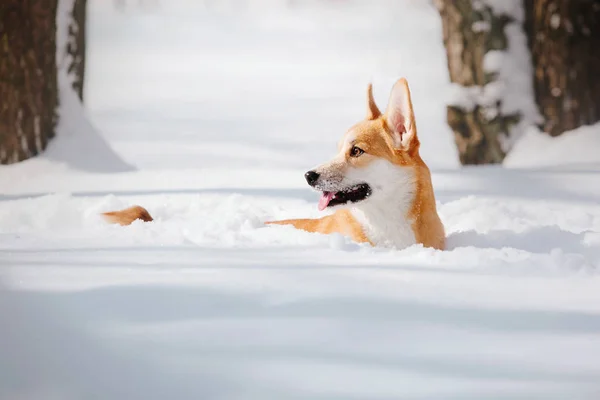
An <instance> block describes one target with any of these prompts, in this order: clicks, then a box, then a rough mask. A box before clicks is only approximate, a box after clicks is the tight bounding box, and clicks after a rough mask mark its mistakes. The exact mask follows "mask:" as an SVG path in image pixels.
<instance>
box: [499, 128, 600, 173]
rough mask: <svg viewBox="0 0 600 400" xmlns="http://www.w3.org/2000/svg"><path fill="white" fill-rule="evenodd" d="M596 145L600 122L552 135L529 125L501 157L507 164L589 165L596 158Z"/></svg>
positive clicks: (599, 157)
mask: <svg viewBox="0 0 600 400" xmlns="http://www.w3.org/2000/svg"><path fill="white" fill-rule="evenodd" d="M598 146H600V123H597V124H595V125H585V126H581V127H579V128H577V129H574V130H572V131H569V132H566V133H564V134H562V135H560V136H557V137H555V138H553V137H551V136H549V135H548V134H546V133H543V132H541V131H540V130H539V129H537V128H535V127H532V128H530V129H529V130H528V131H527V132H526V133H525V135H524V136H523V137H522V138H521V139H520V140H519V142H518V143H517V145H516V146H515V148H514V149H513V151H512V152H510V153H509V154H508V155H507V157H506V159H505V160H504V165H505V166H507V167H511V168H514V167H516V168H518V167H523V168H529V167H541V166H546V167H552V166H561V167H563V168H564V167H567V166H570V167H571V168H573V167H574V166H575V167H576V168H579V169H586V168H582V166H585V164H588V165H592V166H591V168H589V169H590V171H595V169H596V168H594V164H598V162H599V161H600V155H599V154H598V151H597V149H598V148H599V147H598Z"/></svg>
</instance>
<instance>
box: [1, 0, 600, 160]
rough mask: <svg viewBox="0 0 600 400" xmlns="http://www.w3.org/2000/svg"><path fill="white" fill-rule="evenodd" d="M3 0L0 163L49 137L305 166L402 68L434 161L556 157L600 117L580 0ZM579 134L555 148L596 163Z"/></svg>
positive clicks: (151, 154)
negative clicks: (369, 94) (371, 90)
mask: <svg viewBox="0 0 600 400" xmlns="http://www.w3.org/2000/svg"><path fill="white" fill-rule="evenodd" d="M1 10H2V14H1V18H0V22H2V25H0V26H1V27H2V37H3V38H4V39H3V40H4V43H5V45H4V47H3V50H2V51H3V57H2V61H0V71H1V73H2V75H3V76H5V77H6V79H3V84H2V86H0V95H1V96H0V98H2V99H3V100H2V101H3V103H4V107H3V109H2V113H1V115H0V117H1V121H0V123H1V124H2V133H1V136H0V161H1V162H2V163H4V164H10V163H15V162H18V161H21V160H24V159H27V158H30V157H33V156H35V155H37V154H40V153H42V152H43V151H44V150H45V149H46V147H47V145H48V143H50V142H51V139H52V138H53V137H55V136H56V137H57V138H58V139H57V140H62V141H63V142H70V143H71V144H62V145H58V144H54V145H53V146H51V148H50V149H49V150H48V151H47V152H46V153H45V154H46V156H47V157H49V158H51V159H54V160H57V161H59V162H66V163H67V164H69V165H71V166H74V167H76V168H78V169H91V170H111V171H119V170H127V169H131V167H133V168H136V167H137V168H142V169H156V168H161V169H172V168H195V167H199V166H201V167H214V166H218V167H223V166H224V167H228V168H238V167H239V168H245V167H248V166H254V167H268V168H290V169H296V168H306V167H308V166H311V165H313V164H315V163H317V162H320V161H321V160H323V159H324V158H326V157H328V155H329V154H331V152H332V151H333V150H334V144H335V142H336V140H337V138H339V137H340V135H341V134H342V133H343V132H344V131H345V129H347V128H348V127H349V126H350V125H351V124H353V123H354V122H356V121H357V120H358V119H360V118H361V117H362V115H363V114H364V107H365V106H364V103H365V99H364V96H365V95H364V91H365V88H366V86H367V84H368V82H373V83H374V86H375V96H376V99H377V100H378V102H379V104H380V107H382V108H383V107H385V103H386V100H387V95H388V93H389V89H390V87H391V85H392V83H393V82H394V81H395V80H396V79H397V78H398V77H401V76H404V77H406V78H408V80H409V83H410V85H411V89H412V92H413V97H414V99H413V100H414V104H415V108H416V114H417V122H418V126H419V134H420V136H421V138H422V146H423V147H422V149H423V156H424V158H425V159H426V161H427V162H428V163H429V165H430V166H432V167H433V168H434V169H440V168H454V167H457V166H459V165H460V164H463V165H470V164H504V165H506V166H536V165H547V164H553V163H555V162H556V161H557V160H555V159H553V156H547V157H545V156H543V155H540V154H536V153H539V149H540V148H546V150H548V153H549V154H553V153H554V152H555V151H556V150H555V148H556V147H557V142H556V141H555V142H550V141H548V139H549V138H551V137H557V136H561V135H563V134H564V133H565V132H572V131H573V130H574V129H577V128H579V127H580V126H584V125H586V126H587V125H592V124H594V123H595V122H597V121H598V119H600V101H599V98H600V84H599V83H598V79H596V78H597V71H598V70H599V69H600V56H598V52H597V51H595V49H597V47H598V45H600V43H599V41H600V39H599V37H600V28H599V26H600V22H599V21H600V5H599V3H597V2H594V1H592V0H573V1H568V2H563V1H558V0H507V1H491V0H459V1H449V0H448V1H446V0H435V1H433V0H431V1H429V0H401V1H391V0H376V1H362V0H306V1H299V0H219V1H216V0H173V1H164V0H112V1H109V0H60V1H58V0H30V1H27V2H21V1H19V0H6V1H4V2H3V4H2V6H1ZM61 77H64V78H63V79H61ZM68 86H71V88H72V89H74V91H75V92H76V94H77V95H78V97H79V100H83V104H84V105H85V109H86V110H87V115H88V117H89V120H90V121H91V123H89V121H88V120H87V119H86V120H85V121H84V120H83V119H82V118H81V116H80V115H81V114H83V113H84V111H82V110H81V107H80V106H78V104H77V101H75V100H73V99H70V98H68V97H69V93H68V92H69V91H72V90H71V88H68ZM67 89H68V90H67ZM84 126H85V127H84ZM92 130H93V131H96V133H98V135H95V134H94V135H92V134H91V133H90V131H92ZM594 132H597V129H596V130H594ZM578 134H579V135H582V133H581V132H578ZM86 135H87V136H86ZM583 135H584V136H598V135H594V134H592V133H591V132H584V133H583ZM69 136H71V137H70V138H69ZM92 136H93V137H92ZM97 136H99V137H97ZM78 138H79V139H78ZM84 138H86V139H84ZM590 140H591V141H592V142H591V143H593V144H597V139H594V138H592V139H589V138H588V139H585V140H582V139H577V140H574V141H571V142H572V143H570V144H569V147H573V148H574V149H575V150H576V151H577V153H579V154H578V157H579V158H577V159H575V158H573V159H572V160H566V162H571V161H574V162H581V161H596V156H595V155H594V154H591V152H590V150H589V149H590V147H591V146H590V144H591V143H590ZM104 141H107V142H108V143H109V145H108V146H107V145H105V144H104V143H103V142H104ZM90 143H93V145H91V144H90ZM142 143H143V145H141V144H142ZM520 143H524V144H520ZM552 143H554V145H555V146H554V150H553V145H552ZM564 146H565V143H564V142H561V143H560V148H564ZM82 151H83V152H85V153H86V157H81V156H76V155H74V153H78V152H79V153H80V152H82ZM113 151H114V152H115V153H116V154H112V153H113ZM532 153H533V154H532ZM582 153H583V160H582V159H581V157H582ZM532 155H533V158H532ZM560 162H565V160H561V161H560Z"/></svg>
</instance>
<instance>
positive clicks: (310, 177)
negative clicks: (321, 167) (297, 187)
mask: <svg viewBox="0 0 600 400" xmlns="http://www.w3.org/2000/svg"><path fill="white" fill-rule="evenodd" d="M304 177H305V178H306V182H308V184H309V185H310V186H315V184H316V183H317V179H319V174H318V173H317V172H315V171H308V172H307V173H305V174H304Z"/></svg>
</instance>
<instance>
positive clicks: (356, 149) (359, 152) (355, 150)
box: [350, 146, 365, 157]
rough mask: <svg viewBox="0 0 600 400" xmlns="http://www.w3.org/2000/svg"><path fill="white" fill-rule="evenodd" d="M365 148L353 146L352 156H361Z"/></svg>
mask: <svg viewBox="0 0 600 400" xmlns="http://www.w3.org/2000/svg"><path fill="white" fill-rule="evenodd" d="M364 152H365V151H364V150H363V149H361V148H360V147H357V146H352V148H351V149H350V156H351V157H360V156H361V155H363V154H364Z"/></svg>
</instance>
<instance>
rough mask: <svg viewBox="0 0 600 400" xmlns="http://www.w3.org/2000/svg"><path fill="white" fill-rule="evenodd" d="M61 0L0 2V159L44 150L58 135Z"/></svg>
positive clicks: (10, 159)
mask: <svg viewBox="0 0 600 400" xmlns="http://www.w3.org/2000/svg"><path fill="white" fill-rule="evenodd" d="M56 7H57V0H2V2H1V3H0V38H1V40H2V43H1V47H0V163H2V164H10V163H14V162H17V161H21V160H24V159H26V158H29V157H32V156H34V155H36V154H38V153H40V152H41V151H42V150H43V149H45V148H46V145H47V144H48V140H49V139H50V138H52V137H53V136H54V127H55V125H56V106H57V103H58V90H57V76H56V75H57V68H56V24H55V20H56Z"/></svg>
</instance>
